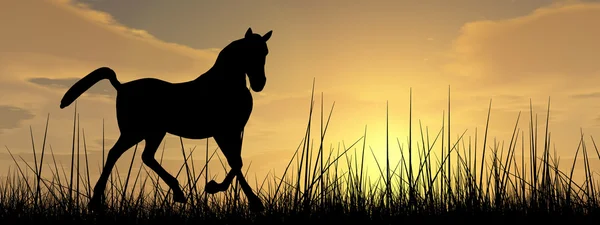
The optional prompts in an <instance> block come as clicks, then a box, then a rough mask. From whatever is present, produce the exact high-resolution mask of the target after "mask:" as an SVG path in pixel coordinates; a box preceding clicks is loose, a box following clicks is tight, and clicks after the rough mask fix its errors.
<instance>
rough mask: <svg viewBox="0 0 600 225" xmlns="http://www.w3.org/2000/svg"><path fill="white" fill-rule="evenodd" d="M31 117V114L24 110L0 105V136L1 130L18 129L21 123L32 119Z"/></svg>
mask: <svg viewBox="0 0 600 225" xmlns="http://www.w3.org/2000/svg"><path fill="white" fill-rule="evenodd" d="M33 117H34V115H33V113H31V112H30V111H28V110H26V109H22V108H18V107H14V106H8V105H0V134H1V133H2V131H3V130H8V129H13V128H17V127H19V125H20V124H21V122H23V121H25V120H28V119H32V118H33Z"/></svg>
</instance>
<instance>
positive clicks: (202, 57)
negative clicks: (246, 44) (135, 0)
mask: <svg viewBox="0 0 600 225" xmlns="http://www.w3.org/2000/svg"><path fill="white" fill-rule="evenodd" d="M5 5H6V7H2V9H0V26H2V27H3V37H2V42H0V49H2V52H0V64H9V65H10V67H13V69H18V70H20V71H19V72H20V73H10V74H14V75H18V78H24V77H30V76H31V75H33V74H36V73H37V74H38V76H36V77H39V74H40V73H43V74H44V75H45V77H48V78H59V77H61V78H66V77H80V76H81V75H82V74H81V73H88V72H90V71H91V70H93V69H95V67H100V66H107V65H108V66H111V67H114V68H116V69H117V73H119V75H120V76H124V77H129V78H133V77H140V76H152V75H163V76H168V77H169V78H170V80H181V79H183V78H182V77H181V74H184V75H185V74H187V73H189V74H190V75H195V74H194V73H197V72H198V70H205V69H207V67H208V66H210V64H212V62H213V61H214V59H215V58H216V54H217V53H216V52H215V50H214V49H208V50H199V49H193V48H190V47H187V46H184V45H180V44H175V43H167V42H164V41H161V40H159V39H157V38H155V37H154V36H152V35H151V34H149V33H148V32H146V31H143V30H138V29H134V28H129V27H126V26H123V25H121V24H119V23H118V22H116V21H115V20H114V19H113V18H112V16H110V15H109V14H107V13H105V12H101V11H96V10H93V9H91V8H90V7H88V6H87V5H85V4H81V3H75V2H74V1H65V0H60V1H58V0H50V1H33V0H23V1H21V0H10V1H8V2H7V3H5ZM2 55H4V56H2ZM24 65H27V66H30V67H33V68H30V69H23V68H15V67H22V66H24ZM25 71H27V72H29V73H23V72H25ZM192 72H194V73H192Z"/></svg>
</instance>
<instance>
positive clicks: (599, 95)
mask: <svg viewBox="0 0 600 225" xmlns="http://www.w3.org/2000/svg"><path fill="white" fill-rule="evenodd" d="M571 98H576V99H588V98H600V92H588V93H583V94H573V95H571Z"/></svg>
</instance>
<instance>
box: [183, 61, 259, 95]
mask: <svg viewBox="0 0 600 225" xmlns="http://www.w3.org/2000/svg"><path fill="white" fill-rule="evenodd" d="M238 68H239V66H236V65H232V64H229V63H227V61H226V60H223V59H221V60H219V59H217V62H216V63H215V64H214V65H213V66H212V67H211V68H210V69H209V70H208V71H207V72H206V73H204V74H202V75H201V76H199V77H198V78H196V80H194V81H195V82H200V83H203V84H205V85H211V86H213V87H218V88H222V89H238V88H242V87H243V88H247V85H246V73H244V71H242V70H240V69H238Z"/></svg>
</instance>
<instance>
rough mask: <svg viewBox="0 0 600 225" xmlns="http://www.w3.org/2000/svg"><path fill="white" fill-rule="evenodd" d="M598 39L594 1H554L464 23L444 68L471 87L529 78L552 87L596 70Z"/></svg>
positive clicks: (599, 14) (599, 10)
mask: <svg viewBox="0 0 600 225" xmlns="http://www.w3.org/2000/svg"><path fill="white" fill-rule="evenodd" d="M598 40H600V4H598V3H572V4H555V5H551V6H549V7H545V8H540V9H537V10H535V11H533V12H532V13H530V14H528V15H525V16H522V17H517V18H512V19H507V20H496V21H491V20H485V21H476V22H471V23H467V24H465V25H464V26H463V27H462V29H461V32H460V35H459V37H458V38H456V39H455V41H454V43H453V50H452V54H451V58H452V62H451V63H449V64H447V65H446V69H447V70H448V71H451V72H453V73H454V74H456V75H458V76H457V77H461V78H464V79H465V80H470V83H469V85H470V86H471V87H472V88H478V87H480V88H484V89H488V88H489V86H493V87H502V88H505V87H506V86H507V85H508V86H511V87H516V86H519V87H523V86H531V85H533V84H535V85H536V86H537V87H536V88H538V87H540V88H552V89H553V91H554V92H557V91H561V90H560V89H566V88H567V87H574V86H585V85H590V84H592V83H589V82H585V81H590V80H594V79H596V78H595V77H594V76H595V75H598V74H600V64H598V63H597V59H598V58H600V43H599V42H598ZM596 77H597V76H596ZM584 80H585V81H584ZM475 85H477V86H475ZM537 90H538V91H539V89H537Z"/></svg>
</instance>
